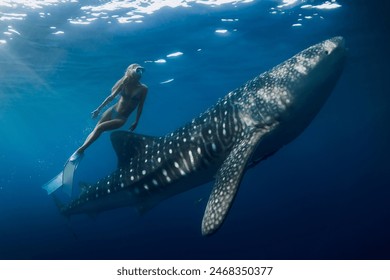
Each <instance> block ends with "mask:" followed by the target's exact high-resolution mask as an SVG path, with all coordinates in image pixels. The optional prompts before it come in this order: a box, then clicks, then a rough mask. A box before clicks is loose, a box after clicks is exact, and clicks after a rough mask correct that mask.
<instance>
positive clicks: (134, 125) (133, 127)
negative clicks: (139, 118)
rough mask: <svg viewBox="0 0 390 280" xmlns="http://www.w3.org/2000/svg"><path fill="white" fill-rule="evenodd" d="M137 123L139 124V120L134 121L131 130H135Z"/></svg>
mask: <svg viewBox="0 0 390 280" xmlns="http://www.w3.org/2000/svg"><path fill="white" fill-rule="evenodd" d="M137 125H138V122H134V123H133V124H132V125H131V126H130V128H129V130H130V131H133V130H134V129H135V128H136V127H137Z"/></svg>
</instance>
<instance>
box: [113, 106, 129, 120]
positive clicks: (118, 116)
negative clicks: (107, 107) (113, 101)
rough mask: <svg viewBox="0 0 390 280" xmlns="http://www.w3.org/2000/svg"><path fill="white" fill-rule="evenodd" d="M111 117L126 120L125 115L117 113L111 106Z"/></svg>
mask: <svg viewBox="0 0 390 280" xmlns="http://www.w3.org/2000/svg"><path fill="white" fill-rule="evenodd" d="M111 119H112V120H113V119H120V120H124V121H126V120H127V116H125V115H123V114H121V113H119V112H118V111H117V110H116V108H115V107H113V108H112V110H111Z"/></svg>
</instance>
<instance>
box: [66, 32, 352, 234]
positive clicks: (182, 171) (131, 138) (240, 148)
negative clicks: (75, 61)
mask: <svg viewBox="0 0 390 280" xmlns="http://www.w3.org/2000/svg"><path fill="white" fill-rule="evenodd" d="M345 57H346V49H345V42H344V39H343V38H342V37H334V38H331V39H328V40H325V41H322V42H320V43H318V44H315V45H312V46H310V47H308V48H307V49H305V50H303V51H301V52H299V53H298V54H296V55H294V56H293V57H291V58H290V59H288V60H286V61H284V62H282V63H280V64H279V65H277V66H275V67H273V68H272V69H270V70H268V71H266V72H264V73H262V74H260V75H258V76H256V77H255V78H254V79H252V80H250V81H248V82H246V83H245V84H244V85H242V86H241V87H239V88H237V89H235V90H233V91H231V92H229V93H228V94H227V95H226V96H224V97H222V98H221V99H219V100H218V102H217V103H216V104H215V105H214V106H212V107H211V108H209V109H208V110H207V111H205V112H204V113H202V114H200V116H198V117H196V118H194V119H193V120H192V121H190V122H188V123H187V124H185V125H184V126H182V127H180V128H178V129H176V130H175V131H173V132H172V133H169V134H167V135H165V136H161V137H158V136H149V135H141V134H136V133H132V132H128V131H120V130H119V131H114V132H112V133H111V142H112V145H113V148H114V150H115V152H116V155H117V158H118V167H117V169H116V170H115V171H114V172H112V173H111V174H109V175H107V176H105V177H103V178H101V179H100V180H99V181H97V182H96V183H93V184H83V185H81V188H80V189H81V191H80V193H79V195H78V196H77V197H76V198H73V199H72V200H71V201H69V202H68V203H67V204H62V205H60V211H61V213H62V214H63V215H65V216H71V215H75V214H83V213H84V214H89V215H94V214H96V213H99V212H102V211H106V210H110V209H114V208H119V207H127V206H132V207H135V208H137V209H138V210H139V211H140V212H141V213H142V212H145V211H147V210H149V209H151V208H152V207H154V206H156V205H157V204H158V203H160V202H161V201H163V200H166V199H168V198H170V197H172V196H174V195H177V194H179V193H182V192H185V191H187V190H190V189H192V188H194V187H197V186H200V185H202V184H205V183H207V182H210V181H214V185H213V188H212V191H211V194H210V197H209V199H208V202H207V206H206V209H205V212H204V216H203V220H202V226H201V232H202V235H205V236H207V235H211V234H213V233H215V232H216V231H217V230H218V229H219V228H220V227H221V225H222V224H223V222H224V221H225V218H226V216H227V214H228V212H229V209H230V208H231V206H232V203H233V200H234V197H235V196H236V193H237V191H238V188H239V186H240V183H241V181H242V179H243V176H244V174H245V172H246V170H248V168H251V167H253V166H255V165H256V164H258V163H259V162H260V161H262V160H264V159H265V158H267V157H269V156H270V155H272V154H274V153H275V152H277V151H278V150H279V149H280V148H282V147H283V146H284V145H286V144H288V143H289V142H291V141H292V140H293V139H294V138H296V137H297V136H298V135H299V134H300V133H301V132H302V131H304V129H305V128H306V127H307V126H308V125H309V123H310V122H311V121H312V120H313V119H314V117H315V116H316V114H317V113H318V112H319V111H320V109H321V107H322V106H323V105H324V103H325V101H326V99H327V98H328V96H329V95H330V94H331V92H332V91H333V89H334V87H335V85H336V83H337V81H338V79H339V77H340V76H341V73H342V70H343V67H344V64H345Z"/></svg>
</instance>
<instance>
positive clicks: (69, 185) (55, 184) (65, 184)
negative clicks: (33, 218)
mask: <svg viewBox="0 0 390 280" xmlns="http://www.w3.org/2000/svg"><path fill="white" fill-rule="evenodd" d="M82 158H83V157H82V154H81V155H79V156H77V157H74V155H72V156H71V157H70V158H69V159H68V160H67V161H66V163H65V166H64V169H63V170H62V171H61V172H60V173H59V174H58V175H57V176H55V177H54V178H53V179H51V180H50V181H49V182H47V183H46V184H44V185H43V186H42V188H43V189H44V190H46V191H47V194H48V195H50V194H52V193H53V192H55V191H56V190H58V189H60V188H61V189H62V191H64V192H65V193H66V194H67V195H69V196H72V191H73V175H74V172H75V171H76V168H77V166H78V164H79V163H80V161H81V159H82Z"/></svg>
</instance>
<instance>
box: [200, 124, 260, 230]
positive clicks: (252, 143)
mask: <svg viewBox="0 0 390 280" xmlns="http://www.w3.org/2000/svg"><path fill="white" fill-rule="evenodd" d="M262 135H263V133H262V132H261V131H258V132H254V133H250V134H249V135H247V136H246V137H245V138H244V139H242V140H241V141H239V142H238V143H237V144H235V145H234V147H233V149H232V151H231V152H230V154H229V156H228V157H227V158H226V160H225V161H224V162H223V164H222V166H221V167H220V169H219V170H218V172H217V174H216V178H215V184H214V187H213V190H212V191H211V195H210V198H209V201H208V202H207V206H206V210H205V213H204V215H203V220H202V235H210V234H212V233H214V232H215V231H217V230H218V229H219V227H220V226H221V225H222V223H223V221H224V220H225V217H226V215H227V213H228V211H229V209H230V207H231V205H232V202H233V200H234V197H235V195H236V193H237V190H238V187H239V185H240V183H241V179H242V177H243V175H244V172H245V167H246V165H247V163H248V160H249V159H250V158H251V155H252V153H253V151H254V150H255V148H256V145H257V143H258V142H259V140H260V139H261V136H262Z"/></svg>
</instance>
